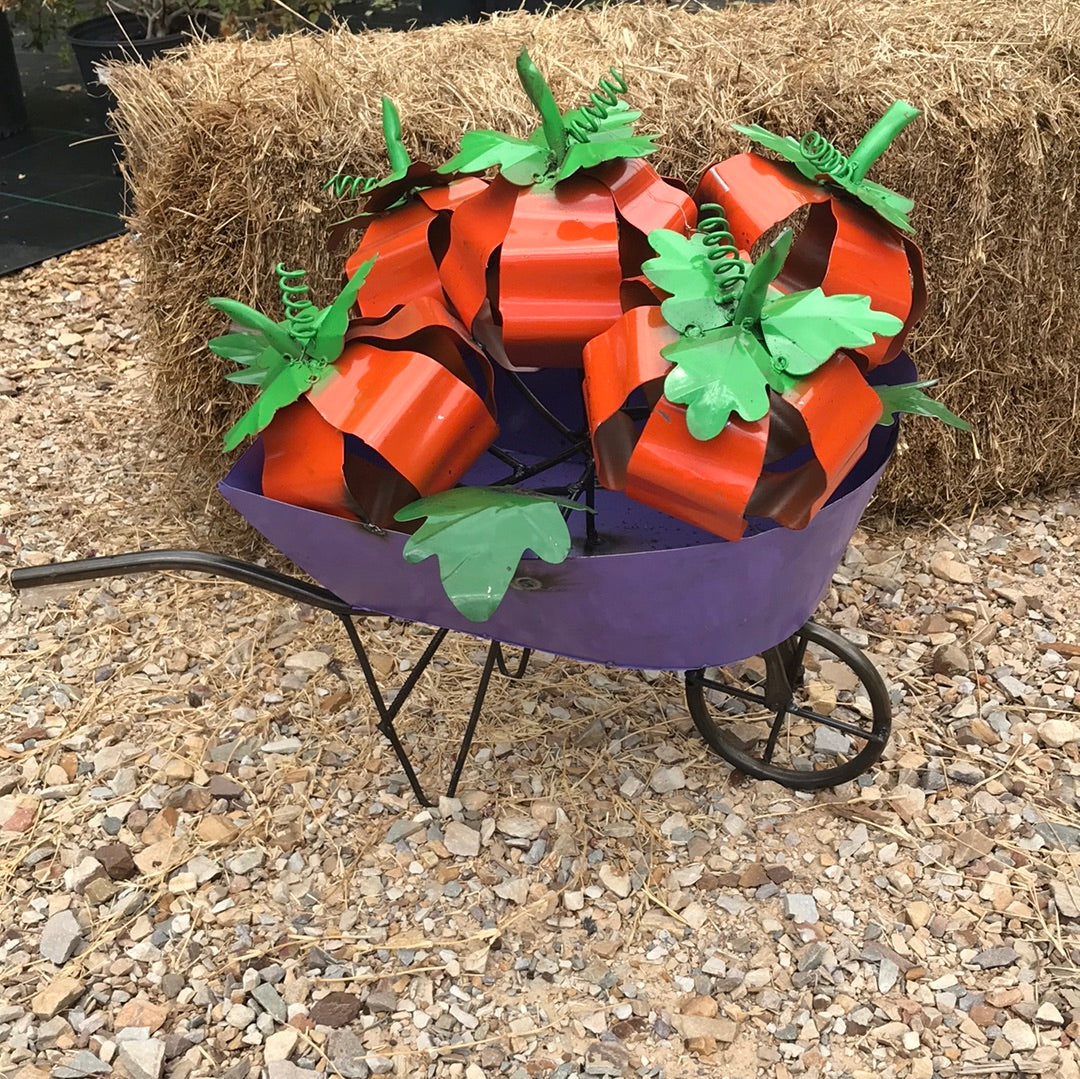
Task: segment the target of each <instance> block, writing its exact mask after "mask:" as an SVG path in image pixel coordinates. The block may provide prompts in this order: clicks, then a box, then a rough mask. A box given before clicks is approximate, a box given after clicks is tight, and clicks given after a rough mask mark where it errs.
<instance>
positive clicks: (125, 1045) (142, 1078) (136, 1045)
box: [117, 1038, 165, 1079]
mask: <svg viewBox="0 0 1080 1079" xmlns="http://www.w3.org/2000/svg"><path fill="white" fill-rule="evenodd" d="M117 1059H118V1060H119V1062H120V1064H121V1065H122V1066H123V1068H124V1071H126V1072H127V1074H128V1077H129V1079H161V1072H162V1069H163V1068H164V1067H165V1043H164V1042H163V1041H161V1040H159V1039H158V1038H147V1040H146V1041H138V1042H137V1041H127V1042H121V1044H120V1051H119V1053H118V1054H117Z"/></svg>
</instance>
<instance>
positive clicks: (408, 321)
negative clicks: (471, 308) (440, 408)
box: [345, 296, 495, 412]
mask: <svg viewBox="0 0 1080 1079" xmlns="http://www.w3.org/2000/svg"><path fill="white" fill-rule="evenodd" d="M345 340H346V342H349V341H367V342H369V343H370V344H379V343H380V342H391V341H392V342H395V343H397V345H398V348H402V347H404V348H406V350H408V351H412V352H420V353H422V354H423V355H425V356H430V357H432V359H436V360H438V361H439V363H441V364H442V365H443V366H444V367H445V368H446V369H447V370H449V371H451V372H453V373H454V374H455V375H456V376H457V377H458V378H460V379H461V381H462V382H464V383H466V384H467V385H468V386H469V387H470V388H472V389H474V390H477V392H479V390H478V389H477V385H476V380H475V379H474V377H473V373H472V371H470V369H469V367H468V366H467V364H466V363H465V361H464V359H463V358H462V354H463V353H468V354H469V355H471V356H472V357H473V360H474V363H475V366H476V370H477V372H478V373H479V374H480V377H481V379H482V382H483V388H484V393H485V399H486V401H487V404H488V408H489V409H490V410H491V411H492V412H494V408H495V393H494V372H493V371H492V370H491V363H490V362H489V361H488V359H487V357H486V356H484V355H483V353H481V352H480V351H479V350H478V349H477V348H476V345H475V344H474V342H473V340H472V338H471V337H470V336H469V332H468V330H466V329H465V327H464V326H463V325H462V324H461V323H460V322H459V321H458V320H457V319H456V318H454V316H453V315H452V314H450V312H449V311H448V310H447V309H446V305H445V304H444V303H442V302H440V301H439V300H436V299H433V298H432V297H430V296H421V297H419V298H418V299H416V300H412V301H410V302H409V303H407V304H405V306H404V307H400V308H398V310H397V311H395V312H394V313H393V314H392V315H390V316H389V317H387V318H385V319H382V320H379V321H366V322H365V321H358V322H353V324H352V325H351V326H350V327H349V329H348V331H347V332H346V334H345Z"/></svg>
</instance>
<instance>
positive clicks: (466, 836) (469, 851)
mask: <svg viewBox="0 0 1080 1079" xmlns="http://www.w3.org/2000/svg"><path fill="white" fill-rule="evenodd" d="M443 846H445V847H446V849H447V850H448V851H449V852H450V853H451V854H455V855H457V856H458V857H459V858H475V857H476V856H477V855H478V854H479V853H480V833H479V832H478V831H476V830H475V829H474V828H470V827H469V826H468V825H467V824H462V823H461V821H456V820H452V821H450V823H449V824H448V825H447V826H446V830H445V831H444V832H443Z"/></svg>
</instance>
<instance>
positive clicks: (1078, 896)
mask: <svg viewBox="0 0 1080 1079" xmlns="http://www.w3.org/2000/svg"><path fill="white" fill-rule="evenodd" d="M1050 888H1051V891H1052V892H1053V895H1054V904H1055V905H1056V906H1057V909H1058V913H1059V914H1060V915H1061V916H1062V917H1063V918H1080V883H1078V882H1076V881H1070V880H1062V879H1055V880H1052V881H1051V882H1050Z"/></svg>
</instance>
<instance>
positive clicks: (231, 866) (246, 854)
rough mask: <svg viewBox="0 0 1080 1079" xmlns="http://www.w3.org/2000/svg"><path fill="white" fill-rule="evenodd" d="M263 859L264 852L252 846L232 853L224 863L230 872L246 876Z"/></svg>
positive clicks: (264, 858)
mask: <svg viewBox="0 0 1080 1079" xmlns="http://www.w3.org/2000/svg"><path fill="white" fill-rule="evenodd" d="M265 861H266V854H265V853H264V852H263V851H261V850H260V849H259V848H258V847H252V848H251V849H250V850H245V851H241V852H240V853H239V854H234V855H233V856H232V857H231V858H230V859H229V860H228V861H227V862H226V863H225V865H226V866H227V867H228V870H229V872H230V873H235V874H236V875H237V876H240V877H246V876H247V875H248V874H249V873H250V872H251V871H252V870H254V869H258V868H259V866H261V865H262V864H263V863H264V862H265Z"/></svg>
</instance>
